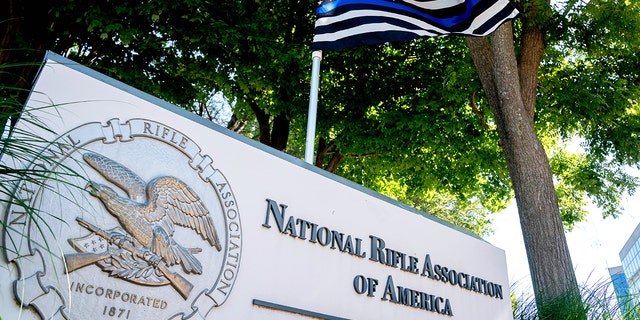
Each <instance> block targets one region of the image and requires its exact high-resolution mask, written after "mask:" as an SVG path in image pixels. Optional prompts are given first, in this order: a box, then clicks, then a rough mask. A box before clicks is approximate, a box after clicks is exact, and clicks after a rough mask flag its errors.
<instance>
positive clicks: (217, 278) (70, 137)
mask: <svg viewBox="0 0 640 320" xmlns="http://www.w3.org/2000/svg"><path fill="white" fill-rule="evenodd" d="M45 153H50V154H51V155H52V156H53V157H55V158H57V159H59V160H60V166H64V167H65V168H67V169H69V170H71V171H73V172H77V173H78V175H77V176H74V175H72V176H71V177H70V178H67V181H64V182H61V181H60V180H57V179H50V181H47V183H46V186H45V187H41V186H39V185H35V184H32V183H29V182H28V181H25V182H23V183H22V184H21V186H20V187H19V188H18V189H19V191H18V194H19V196H20V197H21V198H23V200H24V201H25V202H28V203H32V204H37V206H38V210H40V211H41V212H47V213H50V216H51V217H50V219H48V220H47V221H46V222H47V225H48V228H49V229H51V230H52V231H53V232H51V233H52V235H51V236H49V237H47V234H48V233H47V232H41V231H38V230H40V226H39V224H38V222H37V221H33V219H30V218H29V217H28V216H27V215H20V214H21V210H19V209H18V208H15V207H16V206H14V208H9V211H8V213H7V219H6V221H7V222H9V226H10V227H14V228H8V230H13V232H14V234H11V231H8V232H7V233H8V234H5V235H4V237H5V241H6V239H7V238H12V237H13V238H15V237H18V236H19V233H20V232H23V233H26V234H28V235H29V239H31V241H30V242H29V243H28V244H27V245H26V246H24V247H22V246H20V247H17V248H15V250H14V251H15V254H12V253H7V250H6V249H5V253H7V256H8V258H9V259H8V260H9V261H10V262H13V263H15V264H16V266H18V268H19V269H20V270H21V272H27V273H28V272H29V271H30V270H31V269H35V271H34V274H36V275H38V281H28V280H25V278H28V277H25V278H23V279H17V280H16V287H19V286H22V287H23V288H26V290H23V291H20V290H16V294H15V295H16V300H18V302H19V303H20V304H21V305H25V306H31V307H33V309H34V310H36V311H37V314H38V315H39V318H50V317H51V316H52V315H55V317H59V318H63V319H89V318H91V319H113V318H119V319H142V318H145V319H146V318H154V319H155V318H158V319H170V318H181V319H190V318H194V317H195V318H198V319H200V318H203V319H207V318H208V317H215V308H218V307H220V306H221V305H222V304H223V303H224V302H225V301H226V300H227V298H228V297H229V295H230V293H231V289H232V288H233V284H234V282H235V279H236V277H237V274H238V271H239V264H240V254H241V246H242V237H241V228H240V217H239V210H238V207H237V201H236V199H235V196H234V194H233V192H232V190H231V187H230V184H229V182H228V181H227V179H226V177H225V176H224V175H223V174H222V173H221V171H220V170H219V168H216V167H214V162H213V159H212V158H211V157H210V156H209V155H207V154H204V153H203V152H202V150H201V148H200V146H198V145H197V144H196V143H195V142H194V141H192V140H191V139H190V138H189V137H187V136H186V135H184V134H182V133H181V132H180V131H178V130H175V129H173V128H171V127H168V126H166V125H163V124H162V123H159V122H155V121H152V120H148V119H130V120H128V121H125V122H121V121H120V120H119V119H111V120H110V121H108V122H107V123H106V124H103V123H100V122H91V123H86V124H84V125H81V126H79V127H77V128H75V129H73V130H71V131H69V132H67V133H65V134H63V135H60V137H59V138H58V139H57V141H55V143H52V144H51V145H50V146H49V147H48V149H46V150H45ZM36 165H37V164H36ZM40 166H41V167H42V166H44V164H40ZM70 186H71V187H70ZM22 211H24V210H22ZM65 239H66V241H65ZM55 241H58V242H62V244H61V248H62V251H63V254H62V255H61V259H60V261H57V260H56V259H51V257H49V255H52V256H55V254H51V252H45V250H43V249H42V246H41V244H40V243H53V242H55ZM63 243H66V245H63ZM65 248H68V249H65ZM25 257H30V258H29V259H28V262H29V263H31V264H33V263H34V261H35V262H36V265H39V266H40V267H39V269H40V270H38V268H36V267H33V266H31V267H28V268H26V267H24V265H25V264H24V262H26V261H27V259H26V258H25ZM34 257H36V258H37V259H34ZM63 280H66V282H67V283H66V284H61V282H63ZM52 289H53V290H52ZM22 292H26V293H22ZM44 296H47V297H49V298H48V299H42V298H41V297H44ZM34 297H35V298H34ZM196 306H197V307H196Z"/></svg>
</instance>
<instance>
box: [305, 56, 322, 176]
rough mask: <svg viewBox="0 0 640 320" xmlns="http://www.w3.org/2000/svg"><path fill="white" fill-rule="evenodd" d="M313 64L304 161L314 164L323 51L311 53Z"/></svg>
mask: <svg viewBox="0 0 640 320" xmlns="http://www.w3.org/2000/svg"><path fill="white" fill-rule="evenodd" d="M311 58H312V59H313V64H312V66H311V94H310V97H309V113H308V115H307V142H306V146H305V150H304V161H305V162H307V163H309V164H313V151H314V148H315V139H316V117H317V113H318V87H319V84H320V61H322V51H320V50H318V51H314V52H313V53H312V54H311Z"/></svg>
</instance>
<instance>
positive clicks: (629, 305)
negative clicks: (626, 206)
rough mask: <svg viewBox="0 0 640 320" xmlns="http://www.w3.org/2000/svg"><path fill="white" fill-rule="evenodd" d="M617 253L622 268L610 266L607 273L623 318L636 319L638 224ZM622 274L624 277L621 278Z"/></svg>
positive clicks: (639, 278)
mask: <svg viewBox="0 0 640 320" xmlns="http://www.w3.org/2000/svg"><path fill="white" fill-rule="evenodd" d="M619 255H620V261H622V267H621V268H622V270H619V269H618V268H620V267H617V268H610V269H609V274H611V280H612V282H613V285H614V288H615V291H616V296H617V297H618V305H619V306H620V311H621V312H622V314H623V315H625V316H624V319H637V317H636V314H637V312H636V311H634V309H636V306H638V305H639V300H638V297H640V224H638V226H636V228H635V230H633V233H632V234H631V236H630V237H629V239H627V242H626V243H625V244H624V246H623V247H622V250H620V254H619ZM620 271H622V274H621V272H620ZM622 276H624V277H625V278H626V279H622ZM623 280H624V282H625V283H623ZM625 287H626V289H625ZM625 291H626V294H625Z"/></svg>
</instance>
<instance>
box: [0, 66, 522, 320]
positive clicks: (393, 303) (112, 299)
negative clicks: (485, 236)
mask: <svg viewBox="0 0 640 320" xmlns="http://www.w3.org/2000/svg"><path fill="white" fill-rule="evenodd" d="M23 118H24V119H22V120H21V121H20V123H19V128H20V129H21V130H25V131H28V132H32V133H34V134H36V135H38V136H40V137H42V138H44V139H45V140H46V141H50V142H51V143H40V144H37V148H41V149H42V152H41V154H42V155H44V156H45V157H46V158H47V159H50V160H54V161H53V162H48V161H44V160H42V158H39V159H35V160H32V161H31V162H29V161H18V160H17V159H11V158H8V157H7V156H4V158H3V159H2V160H3V161H4V162H5V163H10V164H11V165H13V166H15V167H16V168H35V169H43V170H44V171H52V172H59V173H60V172H62V173H66V174H64V175H60V174H57V175H51V176H50V177H49V179H43V180H38V181H32V180H25V181H22V182H20V183H19V185H18V186H16V189H15V193H14V194H15V196H16V198H17V199H20V201H23V203H22V205H21V204H20V203H17V202H16V201H14V203H13V204H11V205H4V207H3V212H4V220H3V221H4V224H6V226H7V227H6V228H5V229H4V231H3V234H2V238H3V242H2V243H3V250H4V256H5V259H4V260H3V261H2V268H0V299H1V301H3V306H2V310H1V311H0V317H2V318H6V319H14V318H18V317H20V318H22V319H39V318H43V319H49V318H53V319H92V320H94V319H96V320H97V319H216V320H220V319H308V318H317V319H491V320H494V319H512V315H511V300H510V296H509V283H508V279H507V268H506V259H505V255H504V251H502V250H500V249H498V248H495V247H493V246H492V245H490V244H489V243H487V242H485V241H483V240H481V239H480V238H478V237H477V236H475V235H473V234H471V233H470V232H467V231H464V230H460V229H457V228H455V227H453V226H451V225H449V224H447V223H444V222H442V221H440V220H438V219H436V218H434V217H431V216H428V215H424V214H422V213H420V212H417V211H414V210H412V209H409V208H407V207H405V206H403V205H401V204H399V203H397V202H395V201H392V200H390V199H388V198H386V197H384V196H381V195H379V194H377V193H375V192H373V191H371V190H368V189H365V188H362V187H360V186H357V185H355V184H353V183H351V182H349V181H346V180H344V179H342V178H339V177H337V176H334V175H332V174H330V173H327V172H324V171H322V170H320V169H318V168H315V167H313V166H311V165H308V164H306V163H304V162H303V161H301V160H299V159H296V158H293V157H290V156H288V155H286V154H283V153H280V152H278V151H274V150H272V149H270V148H268V147H265V146H263V145H261V144H259V143H257V142H255V141H252V140H249V139H247V138H245V137H242V136H240V135H237V134H235V133H233V132H230V131H228V130H226V129H225V128H222V127H218V126H216V125H214V124H211V123H209V122H208V121H206V120H204V119H201V118H198V117H197V116H195V115H193V114H190V113H188V112H186V111H184V110H182V109H179V108H177V107H175V106H172V105H169V104H168V103H166V102H163V101H161V100H159V99H157V98H154V97H151V96H149V95H147V94H145V93H142V92H140V91H138V90H135V89H133V88H131V87H128V86H126V85H124V84H122V83H119V82H117V81H115V80H113V79H110V78H108V77H106V76H104V75H101V74H99V73H96V72H94V71H92V70H90V69H87V68H85V67H83V66H80V65H78V64H75V63H73V62H71V61H69V60H66V59H64V58H62V57H60V56H57V55H54V54H48V55H47V60H46V64H45V65H44V67H43V68H42V70H41V73H40V75H39V77H38V80H37V83H36V85H35V87H34V90H33V92H32V95H31V97H30V99H29V102H28V103H27V109H26V111H25V113H24V114H23ZM27 119H32V120H33V119H37V121H38V123H33V121H27ZM16 138H19V136H16ZM18 202H19V201H18ZM25 204H26V205H25ZM25 207H31V208H34V209H35V210H36V211H35V214H33V215H32V214H31V213H32V212H29V211H28V210H25Z"/></svg>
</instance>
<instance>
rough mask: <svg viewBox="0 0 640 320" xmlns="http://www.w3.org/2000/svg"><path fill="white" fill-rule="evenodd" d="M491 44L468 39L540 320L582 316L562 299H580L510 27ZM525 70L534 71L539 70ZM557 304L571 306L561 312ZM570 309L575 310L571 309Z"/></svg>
mask: <svg viewBox="0 0 640 320" xmlns="http://www.w3.org/2000/svg"><path fill="white" fill-rule="evenodd" d="M491 41H492V44H491V45H489V43H488V40H487V39H486V38H475V39H474V38H468V39H467V43H468V44H469V48H470V50H471V54H472V57H473V60H474V64H475V65H476V68H477V70H478V74H479V76H480V79H481V82H482V84H483V87H484V89H485V91H486V92H487V97H488V100H489V102H490V104H491V107H492V110H493V113H494V116H495V119H496V125H497V128H498V132H499V135H500V140H501V141H502V149H503V152H504V156H505V159H506V162H507V167H508V169H509V174H510V176H511V183H512V185H513V189H514V192H515V197H516V202H517V206H518V212H519V215H520V223H521V226H522V234H523V238H524V243H525V247H526V251H527V257H528V260H529V268H530V270H531V279H532V283H533V290H534V293H535V295H536V302H537V304H538V307H539V311H540V316H541V318H545V319H546V318H547V317H548V316H553V318H554V319H566V318H567V317H564V316H563V314H567V313H571V314H574V315H577V316H578V317H577V318H580V317H582V312H581V311H580V310H581V308H580V302H579V301H580V300H570V301H567V300H566V299H576V298H579V295H577V294H578V286H577V282H576V278H575V274H574V271H573V264H572V263H571V257H570V254H569V248H568V246H567V242H566V238H565V234H564V229H563V226H562V220H561V218H560V210H559V207H558V198H557V195H556V193H555V189H554V186H553V177H552V173H551V168H550V166H549V159H548V158H547V155H546V152H545V150H544V147H543V146H542V143H541V142H540V140H539V139H538V137H537V134H536V131H535V128H534V126H533V117H532V115H531V113H530V112H531V110H532V109H531V110H528V109H529V108H527V107H525V100H527V101H530V98H527V99H525V97H524V95H523V93H522V88H521V81H520V78H521V76H520V73H519V68H518V64H517V62H516V59H515V54H514V45H513V31H512V27H511V23H510V22H509V23H505V24H503V25H502V26H501V27H499V28H498V29H497V30H496V31H495V32H494V33H493V35H492V38H491ZM539 44H540V45H542V43H541V42H539ZM527 72H536V73H537V72H538V68H537V67H536V68H534V69H528V71H527ZM528 78H529V79H531V76H530V75H529V76H528ZM536 79H537V76H536ZM528 81H530V80H528ZM528 103H530V102H528ZM576 302H577V303H576ZM557 303H560V304H559V305H558V304H557ZM559 306H561V308H566V307H570V308H568V309H565V310H560V309H558V307H559ZM571 306H574V307H575V306H577V307H579V308H578V309H575V310H571ZM552 308H553V310H552ZM576 310H578V311H577V314H576Z"/></svg>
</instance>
